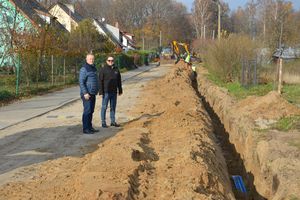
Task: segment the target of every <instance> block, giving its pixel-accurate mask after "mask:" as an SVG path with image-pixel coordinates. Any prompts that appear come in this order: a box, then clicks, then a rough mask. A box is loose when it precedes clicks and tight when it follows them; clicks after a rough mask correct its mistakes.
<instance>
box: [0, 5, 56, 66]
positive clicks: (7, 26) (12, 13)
mask: <svg viewBox="0 0 300 200" xmlns="http://www.w3.org/2000/svg"><path fill="white" fill-rule="evenodd" d="M0 8H1V9H0V13H1V14H0V67H1V66H14V56H13V53H12V52H11V49H12V46H11V42H10V41H11V37H12V34H11V33H12V31H14V32H17V33H34V32H38V31H39V29H41V28H44V27H45V26H48V25H51V26H52V25H55V26H59V24H58V23H55V18H54V17H53V16H52V15H51V14H50V13H49V12H48V11H47V9H46V8H44V7H43V6H41V5H40V4H39V3H38V2H37V1H36V0H26V1H24V0H0Z"/></svg>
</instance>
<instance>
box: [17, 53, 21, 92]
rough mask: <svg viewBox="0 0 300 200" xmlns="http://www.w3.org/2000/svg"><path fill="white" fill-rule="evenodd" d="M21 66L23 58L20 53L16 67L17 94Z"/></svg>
mask: <svg viewBox="0 0 300 200" xmlns="http://www.w3.org/2000/svg"><path fill="white" fill-rule="evenodd" d="M20 67H21V58H20V55H18V62H17V65H16V69H17V79H16V96H18V95H19V83H20Z"/></svg>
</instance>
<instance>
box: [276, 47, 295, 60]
mask: <svg viewBox="0 0 300 200" xmlns="http://www.w3.org/2000/svg"><path fill="white" fill-rule="evenodd" d="M280 57H281V58H282V59H283V60H295V59H298V58H300V48H292V47H288V48H281V49H276V51H275V52H274V54H273V58H274V59H275V60H276V59H278V58H280Z"/></svg>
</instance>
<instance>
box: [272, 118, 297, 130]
mask: <svg viewBox="0 0 300 200" xmlns="http://www.w3.org/2000/svg"><path fill="white" fill-rule="evenodd" d="M299 126H300V115H296V116H290V117H283V118H281V119H280V120H278V121H277V122H276V123H275V124H274V125H273V126H272V128H274V129H277V130H280V131H289V130H293V129H297V128H298V127H299Z"/></svg>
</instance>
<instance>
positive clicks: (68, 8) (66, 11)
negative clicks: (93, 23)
mask: <svg viewBox="0 0 300 200" xmlns="http://www.w3.org/2000/svg"><path fill="white" fill-rule="evenodd" d="M49 13H50V14H51V15H53V16H54V17H56V18H57V21H58V22H59V23H60V24H61V25H63V26H64V27H65V28H66V29H67V30H68V31H69V32H71V31H72V30H73V29H75V28H76V27H77V26H78V23H79V22H80V21H82V20H83V19H84V18H83V17H82V16H81V15H80V14H79V13H77V12H76V11H75V8H74V5H72V4H63V3H59V2H58V3H56V4H54V5H52V6H51V7H50V8H49Z"/></svg>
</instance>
